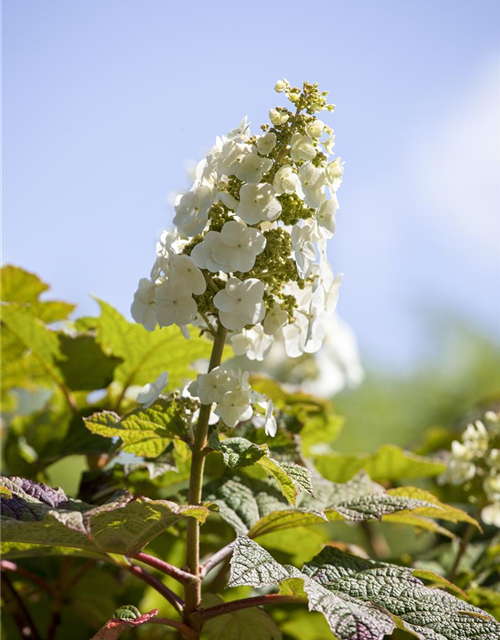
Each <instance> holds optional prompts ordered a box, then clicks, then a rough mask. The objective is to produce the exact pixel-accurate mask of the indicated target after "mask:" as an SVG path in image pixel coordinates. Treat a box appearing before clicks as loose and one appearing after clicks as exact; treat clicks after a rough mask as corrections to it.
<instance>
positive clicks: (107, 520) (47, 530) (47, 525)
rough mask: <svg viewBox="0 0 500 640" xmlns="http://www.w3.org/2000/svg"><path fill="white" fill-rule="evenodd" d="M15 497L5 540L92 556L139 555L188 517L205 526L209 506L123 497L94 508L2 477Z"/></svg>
mask: <svg viewBox="0 0 500 640" xmlns="http://www.w3.org/2000/svg"><path fill="white" fill-rule="evenodd" d="M1 481H2V485H3V486H4V487H6V488H7V489H8V490H9V491H10V492H11V494H12V496H11V497H8V496H6V495H5V494H2V495H1V500H2V507H3V509H2V516H1V523H2V540H3V541H5V542H8V543H9V542H13V543H25V544H32V545H42V546H45V545H46V546H49V547H70V548H76V549H84V550H90V551H92V552H96V551H97V552H105V553H119V554H123V555H133V554H135V553H138V552H139V551H140V550H141V549H142V548H143V547H145V546H146V545H147V544H148V543H149V542H151V540H153V539H154V538H156V536H158V535H159V534H160V533H162V532H163V531H165V530H166V529H167V528H168V527H171V526H173V525H175V524H176V523H177V522H179V521H180V520H183V519H185V518H186V517H194V518H196V519H197V520H198V521H200V522H204V521H205V519H206V518H207V516H208V514H209V510H208V509H207V507H204V506H193V507H192V506H179V505H177V504H175V503H174V502H170V501H168V500H149V499H148V498H142V497H134V496H133V495H132V494H130V493H123V494H122V495H120V496H118V497H116V498H115V499H113V500H111V501H110V502H107V503H105V504H103V505H102V506H100V507H93V506H92V505H88V504H86V503H84V502H81V501H79V500H75V499H73V498H69V497H68V496H66V495H65V494H64V492H63V491H62V490H61V489H57V490H56V489H52V488H51V487H48V486H47V485H44V484H38V483H35V482H31V481H28V480H23V479H22V478H2V480H1Z"/></svg>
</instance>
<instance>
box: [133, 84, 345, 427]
mask: <svg viewBox="0 0 500 640" xmlns="http://www.w3.org/2000/svg"><path fill="white" fill-rule="evenodd" d="M275 90H276V91H277V92H278V93H282V92H283V93H284V94H285V95H286V96H287V98H288V99H289V101H290V102H291V103H292V109H289V108H287V107H277V108H276V109H271V111H270V112H269V120H270V121H269V122H268V123H266V124H264V125H262V127H261V130H262V131H261V133H260V134H259V135H252V134H251V133H250V127H249V124H248V122H247V119H246V118H244V119H243V120H242V122H241V123H240V125H239V126H238V127H237V128H236V129H233V130H232V131H230V132H229V133H228V134H227V135H225V136H222V137H221V138H217V140H216V143H215V145H214V146H213V147H212V149H211V150H210V151H209V153H208V155H207V157H206V158H205V159H204V160H202V161H201V162H200V163H199V164H198V166H197V168H196V173H195V181H194V184H193V185H192V187H191V189H190V190H189V191H188V192H187V193H185V194H183V195H181V196H179V197H178V198H177V201H176V203H175V217H174V225H175V230H174V231H173V232H163V234H162V236H161V239H160V242H159V243H158V245H157V257H156V260H155V263H154V265H153V268H152V271H151V275H150V277H149V278H143V279H142V280H141V281H140V282H139V287H138V290H137V292H136V294H135V296H134V302H133V304H132V309H131V311H132V316H133V318H134V319H135V320H136V321H137V322H139V323H141V324H142V325H143V326H144V327H145V328H146V329H148V330H149V331H153V330H154V329H155V327H156V326H157V325H159V326H160V327H164V326H170V325H173V324H176V325H178V326H179V327H180V328H181V330H182V332H183V333H184V335H185V336H186V337H189V332H188V329H187V325H189V324H192V325H194V326H196V327H198V328H200V329H201V330H202V331H205V332H208V333H210V334H212V335H214V334H215V331H216V326H217V324H219V323H220V324H221V325H222V326H223V327H225V328H226V329H227V330H228V338H229V341H230V343H231V345H232V347H233V349H234V352H235V353H236V354H237V355H242V354H245V355H247V356H248V357H249V358H250V359H255V360H262V359H263V358H264V357H265V356H266V355H267V353H268V352H269V350H270V348H271V346H272V345H273V343H274V342H275V340H276V338H278V337H280V338H282V339H283V340H284V343H285V348H286V352H287V354H288V355H289V356H291V357H298V356H300V355H302V354H303V353H314V352H316V351H318V349H319V348H320V346H321V344H322V342H323V338H324V335H325V326H326V322H325V321H326V319H327V318H328V317H329V316H331V315H332V314H333V312H334V311H335V307H336V304H337V299H338V293H339V286H340V280H341V276H337V277H335V276H334V273H333V270H332V267H331V265H330V263H329V262H328V259H327V256H326V243H327V241H328V239H330V238H331V237H332V236H333V233H334V231H335V214H336V211H337V209H338V200H337V195H336V192H337V189H338V188H339V186H340V184H341V182H342V175H343V166H342V164H341V162H340V158H337V159H332V158H330V155H331V153H332V149H333V146H334V135H333V132H332V130H331V129H330V128H329V127H327V126H326V125H325V124H324V123H323V122H322V121H321V120H318V118H317V117H316V115H315V114H316V113H319V112H321V111H324V110H329V111H333V108H334V107H333V105H329V104H327V101H326V92H320V91H319V90H318V87H317V85H310V84H307V83H304V86H303V88H302V90H299V89H297V88H294V87H291V86H290V84H289V83H288V82H287V81H286V80H281V81H279V82H278V83H277V85H276V87H275ZM219 374H220V372H219ZM208 375H212V374H208ZM221 375H222V374H221ZM218 383H220V384H222V381H221V380H218ZM201 384H202V383H201V382H199V381H197V383H195V387H194V388H196V389H197V388H198V386H197V385H201ZM201 388H203V387H201ZM227 392H228V393H233V394H237V395H236V396H231V398H230V399H231V400H232V399H235V398H237V399H238V402H240V400H241V403H242V404H238V405H237V406H239V407H241V416H240V417H239V420H242V419H245V417H244V416H245V415H246V413H248V411H249V410H246V413H245V411H244V410H243V407H244V406H245V405H244V403H243V395H244V393H245V390H244V388H243V387H242V385H241V382H240V383H239V386H237V387H235V388H234V389H233V388H231V389H229V390H228V391H227ZM242 394H243V395H242ZM198 397H200V398H201V396H198ZM230 399H227V402H229V400H230ZM208 400H209V399H208V398H207V399H206V401H207V403H208ZM202 402H204V401H203V400H202ZM210 403H216V404H217V408H216V412H217V415H219V416H220V417H221V419H222V420H223V421H224V422H225V423H226V424H227V425H230V424H233V423H234V419H233V416H235V415H236V414H237V411H236V409H235V407H236V405H234V407H233V406H232V405H231V406H232V408H231V409H230V410H229V409H226V408H225V407H226V400H225V399H223V398H218V396H217V397H216V396H213V397H212V398H211V399H210ZM228 406H229V405H228ZM242 416H243V417H242Z"/></svg>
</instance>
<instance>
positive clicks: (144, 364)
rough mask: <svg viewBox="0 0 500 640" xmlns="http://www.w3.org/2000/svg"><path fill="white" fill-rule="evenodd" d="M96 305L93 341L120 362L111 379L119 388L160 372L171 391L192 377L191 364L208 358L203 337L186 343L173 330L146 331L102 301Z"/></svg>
mask: <svg viewBox="0 0 500 640" xmlns="http://www.w3.org/2000/svg"><path fill="white" fill-rule="evenodd" d="M99 304H100V306H101V316H100V318H98V319H97V341H98V342H99V343H100V344H101V345H102V347H103V349H104V350H105V351H106V352H108V353H110V354H112V355H113V356H115V357H117V358H121V359H122V363H121V364H120V365H119V366H118V367H117V368H116V370H115V376H114V379H115V382H117V383H119V384H120V385H121V387H122V389H126V388H127V387H130V386H132V385H141V386H142V385H145V384H146V383H148V382H152V381H153V380H155V379H156V378H157V377H158V375H159V374H160V373H161V372H162V371H168V374H169V388H170V389H175V388H177V387H180V386H182V384H184V382H185V381H186V380H189V379H192V378H193V377H195V372H194V370H193V369H192V368H191V365H192V363H193V362H195V361H196V360H199V359H201V358H208V357H209V356H210V351H211V343H210V341H209V340H207V339H205V338H200V337H196V336H193V337H192V338H191V339H190V340H186V339H185V338H183V337H182V335H181V333H180V330H179V329H178V328H177V327H165V328H163V329H156V330H155V331H152V332H148V331H146V330H145V329H144V327H142V326H141V325H138V324H135V323H131V322H128V321H127V320H125V318H124V317H123V316H122V315H121V314H120V313H118V311H116V309H113V307H112V306H110V305H109V304H107V303H106V302H103V301H102V300H99Z"/></svg>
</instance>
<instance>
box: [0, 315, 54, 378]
mask: <svg viewBox="0 0 500 640" xmlns="http://www.w3.org/2000/svg"><path fill="white" fill-rule="evenodd" d="M2 327H3V330H2V349H3V358H2V362H3V364H2V386H3V387H4V388H6V389H8V388H11V387H14V386H18V387H26V388H30V387H33V385H34V384H40V385H42V386H51V385H52V384H54V383H55V384H57V385H60V386H62V385H63V384H64V379H63V375H62V373H61V371H60V369H59V367H58V365H57V361H58V360H60V359H61V358H62V353H61V350H60V347H59V340H58V336H57V333H56V332H55V331H51V330H50V329H47V328H46V327H45V326H44V324H43V323H42V322H41V321H40V320H38V319H37V318H36V317H35V316H34V315H33V313H32V312H31V311H30V310H29V309H26V308H24V307H20V306H14V305H9V306H3V307H2Z"/></svg>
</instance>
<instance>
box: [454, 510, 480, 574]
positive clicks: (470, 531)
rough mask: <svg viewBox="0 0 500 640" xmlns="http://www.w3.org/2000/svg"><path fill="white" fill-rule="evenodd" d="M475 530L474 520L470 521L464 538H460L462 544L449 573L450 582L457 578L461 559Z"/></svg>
mask: <svg viewBox="0 0 500 640" xmlns="http://www.w3.org/2000/svg"><path fill="white" fill-rule="evenodd" d="M475 530H476V527H475V525H474V524H473V523H472V522H469V524H468V526H467V529H466V530H465V533H464V535H463V538H462V539H461V540H460V546H459V547H458V551H457V555H456V556H455V560H454V561H453V565H452V567H451V569H450V571H449V573H448V580H449V581H450V582H453V581H454V580H455V578H456V575H457V573H458V569H459V566H460V561H461V560H462V558H463V556H464V553H465V552H466V551H467V547H468V546H469V542H470V541H471V540H472V536H473V535H474V531H475Z"/></svg>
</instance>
